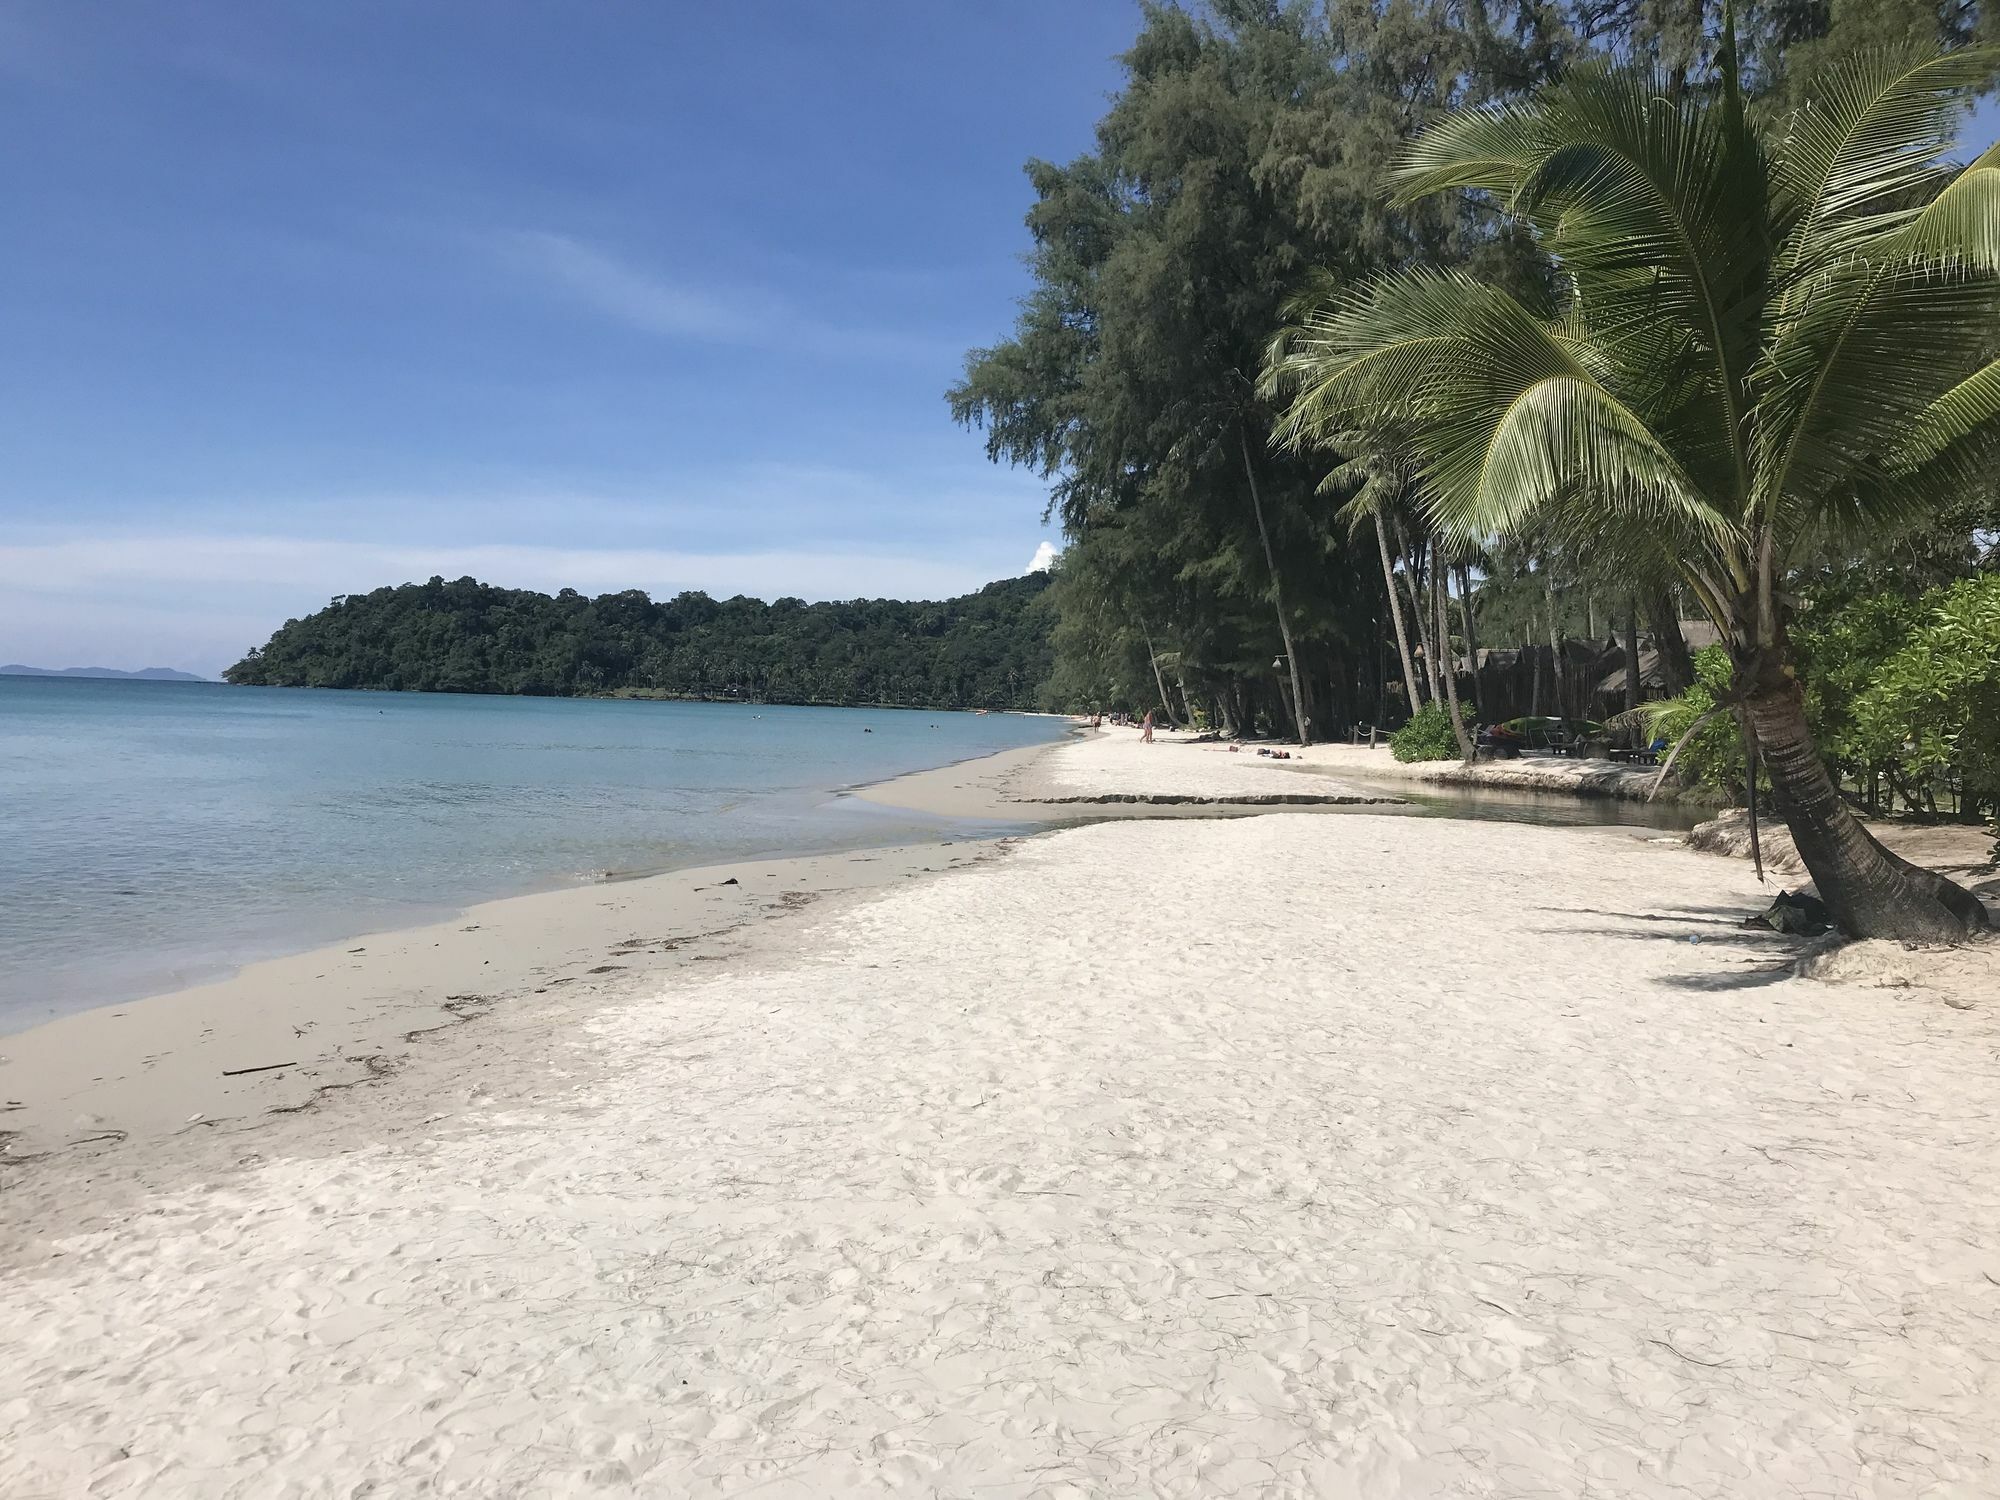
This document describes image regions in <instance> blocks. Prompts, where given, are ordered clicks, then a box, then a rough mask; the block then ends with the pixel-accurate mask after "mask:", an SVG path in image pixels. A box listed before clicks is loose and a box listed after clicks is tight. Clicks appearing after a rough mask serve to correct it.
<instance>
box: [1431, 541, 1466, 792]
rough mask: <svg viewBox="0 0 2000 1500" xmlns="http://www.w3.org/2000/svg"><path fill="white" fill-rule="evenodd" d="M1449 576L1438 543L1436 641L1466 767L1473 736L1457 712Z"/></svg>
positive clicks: (1434, 566)
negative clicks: (1442, 655) (1467, 731)
mask: <svg viewBox="0 0 2000 1500" xmlns="http://www.w3.org/2000/svg"><path fill="white" fill-rule="evenodd" d="M1450 579H1451V574H1450V573H1449V572H1447V571H1446V569H1445V565H1444V555H1443V554H1442V553H1441V552H1440V551H1439V550H1438V546H1437V543H1435V542H1433V543H1432V544H1431V592H1432V596H1433V597H1434V598H1435V599H1436V600H1437V628H1438V639H1439V640H1440V641H1441V642H1442V643H1443V647H1444V694H1445V702H1446V704H1447V705H1449V708H1450V712H1451V734H1452V738H1453V739H1455V740H1457V741H1458V753H1459V756H1460V758H1461V759H1463V760H1464V762H1465V763H1466V764H1467V765H1468V766H1469V765H1471V764H1472V761H1473V747H1472V736H1471V735H1469V734H1467V733H1466V732H1465V719H1464V716H1463V715H1461V714H1460V713H1459V711H1458V663H1457V661H1455V660H1454V659H1453V657H1452V654H1451V583H1450Z"/></svg>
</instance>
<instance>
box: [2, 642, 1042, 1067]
mask: <svg viewBox="0 0 2000 1500" xmlns="http://www.w3.org/2000/svg"><path fill="white" fill-rule="evenodd" d="M1062 730H1063V725H1062V722H1061V721H1060V720H1055V719H1046V718H1034V717H1027V716H1016V715H1000V714H996V715H989V716H984V717H982V716H977V715H973V714H954V713H929V712H922V711H918V712H911V711H897V710H874V709H832V708H771V707H748V706H741V705H735V704H703V703H642V702H610V701H592V700H583V699H539V698H486V697H467V696H458V695H447V694H420V693H344V692H314V691H309V690H306V689H291V688H231V687H225V686H223V685H221V684H207V683H201V684H191V683H154V682H116V681H97V680H89V679H46V678H23V677H0V1031H8V1030H19V1029H20V1028H22V1027H25V1026H31V1025H34V1024H35V1023H37V1022H39V1021H42V1020H46V1019H48V1018H49V1017H51V1016H54V1015H60V1014H63V1013H65V1012H68V1011H74V1010H78V1009H82V1008H84V1007H86V1006H90V1005H95V1004H101V1003H104V1002H106V1001H109V1000H117V999H126V998H131V997H133V996H136V995H140V994H147V993H154V992H158V991H161V990H166V989H171V988H175V987H178V986H180V985H184V984H189V983H195V982H198V981H200V980H203V979H207V978H212V977H215V976H217V975H219V974H221V973H224V972H227V970H228V969H230V968H231V967H233V966H235V965H237V964H240V963H242V962H244V961H246V960H249V959H252V958H258V957H266V956H269V955H272V954H275V953H281V952H294V951H298V950H301V949H304V948H308V947H313V946H317V945H318V944H321V943H326V942H332V941H335V940H337V939H340V938H344V937H348V936H352V935H354V934H357V933H362V932H368V931H378V930H381V929H383V928H387V927H395V926H404V925H409V924H411V923H413V922H417V921H422V920H426V919H429V918H434V917H437V916H440V915H443V914H445V913H447V912H449V911H451V910H453V909H454V908H457V907H459V906H463V905H465V904H466V903H468V902H472V901H478V900H483V899H486V898H489V897H494V896H503V895H509V894H513V893H516V892H521V891H527V890H534V889H540V888H546V887H551V886H557V885H564V884H573V883H577V882H581V881H586V880H593V879H601V878H603V876H604V875H605V874H606V873H607V872H617V873H634V872H640V871H651V870H660V869H669V868H674V867H685V866H688V865H697V864H706V863H709V862H711V861H714V860H717V859H728V858H737V857H742V856H747V855H752V854H760V853H811V852H816V851H822V850H831V849H839V848H852V847H859V846H862V845H868V844H885V843H893V842H897V841H899V840H905V839H919V838H926V837H935V836H937V835H938V834H939V833H940V831H944V836H946V837H950V836H951V835H952V833H953V832H957V833H972V832H979V831H985V830H981V829H977V828H973V827H970V826H968V825H963V824H957V825H954V824H949V823H944V822H941V821H940V820H937V819H931V818H926V817H923V816H921V815H918V814H914V813H902V812H898V811H895V810H893V809H887V808H882V807H878V806H876V805H874V804H872V803H868V802H865V801H861V800H859V799H855V798H852V797H843V796H840V795H838V791H839V789H840V788H843V787H851V786H854V785H857V784H863V783H867V782H871V781H879V780H882V779H884V778H886V777H890V776H896V775H900V774H902V773H904V772H907V771H913V770H920V769H923V768H925V767H929V766H938V765H944V764H946V763H948V762H951V761H957V760H964V759H967V758H970V757H972V756H976V755H986V754H990V753H992V752H994V751H997V750H1006V749H1012V748H1016V747H1019V746H1024V745H1031V744H1037V743H1041V742H1044V741H1047V740H1051V739H1054V738H1056V737H1057V736H1058V735H1060V734H1061V733H1062ZM864 731H867V732H864Z"/></svg>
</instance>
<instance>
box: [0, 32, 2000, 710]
mask: <svg viewBox="0 0 2000 1500" xmlns="http://www.w3.org/2000/svg"><path fill="white" fill-rule="evenodd" d="M1137 24H1138V13H1137V9H1136V6H1135V5H1134V4H1132V3H1130V0H1006V3H991V0H986V3H972V0H866V3H859V0H850V3H834V0H767V3H751V0H742V3H721V4H715V3H700V4H697V3H691V0H589V3H582V4H551V3H548V0H478V3H476V4H475V3H465V0H340V3H338V4H332V3H307V0H274V3H268V4H265V3H257V4H252V3H246V0H229V3H204V0H175V3H173V4H171V5H158V4H151V3H141V0H88V3H79V0H0V139H4V140H6V141H7V142H8V148H7V150H6V151H4V152H0V202H5V203H6V205H7V214H6V219H5V226H6V227H5V233H4V237H0V272H4V277H5V282H4V294H3V295H4V297H5V307H6V317H5V321H4V324H0V329H4V336H0V661H9V660H19V661H26V662H30V663H33V664H38V665H49V666H68V665H86V664H88V665H100V664H101V665H108V666H126V667H136V666H152V665H165V666H177V667H182V668H185V669H190V670H195V671H201V672H204V673H213V672H216V671H218V670H219V669H220V668H221V667H222V666H224V665H226V664H227V663H228V662H230V661H232V660H234V659H235V658H236V657H237V656H238V655H240V654H241V652H242V651H243V650H244V648H246V647H248V646H250V645H252V644H255V643H257V642H260V641H261V640H263V639H264V637H265V636H266V635H268V634H269V632H270V631H271V630H272V628H274V627H275V626H276V625H277V624H279V623H280V622H281V621H282V620H283V619H285V618H286V617H287V616H289V615H294V614H303V613H305V612H307V611H309V610H311V609H314V608H317V607H318V606H320V605H321V604H323V603H325V601H326V599H327V598H328V597H329V596H331V595H333V594H336V593H345V592H348V591H351V590H359V589H366V588H371V587H374V586H377V585H379V584H383V583H396V582H402V581H404V580H406V579H411V578H424V577H427V576H429V575H430V574H432V573H442V574H445V575H446V576H448V577H455V576H458V575H459V574H463V573H473V574H475V575H477V576H479V577H481V578H485V579H489V580H491V581H493V582H497V583H505V584H510V585H517V586H525V587H534V588H543V589H554V588H558V587H561V586H563V585H570V586H574V587H576V588H579V589H582V590H584V591H586V592H601V591H604V590H609V589H618V588H628V587H639V588H645V589H647V590H649V591H651V592H652V593H654V594H655V595H656V596H663V595H667V594H671V593H674V592H677V591H678V590H680V589H683V588H704V589H707V590H709V591H710V592H712V593H715V594H718V595H726V594H730V593H736V592H746V593H753V594H759V595H762V596H765V597H774V596H776V595H779V594H785V593H793V594H800V595H804V596H806V597H809V598H826V597H852V596H856V595H876V594H883V595H901V596H930V597H936V596H938V595H942V594H949V593H956V592H960V591H963V590H966V589H970V588H973V587H976V586H978V585H979V584H981V583H984V582H986V581H988V580H990V579H993V578H996V577H1002V576H1005V575H1008V574H1012V573H1017V572H1019V571H1021V570H1022V568H1023V567H1024V566H1025V565H1026V563H1027V562H1028V560H1029V558H1030V557H1031V556H1032V555H1033V554H1034V553H1035V551H1036V548H1037V546H1038V545H1039V544H1040V543H1041V542H1042V541H1044V540H1045V538H1046V535H1047V534H1046V533H1045V531H1044V529H1043V527H1042V526H1041V524H1040V515H1041V505H1042V492H1041V488H1040V486H1039V485H1038V483H1037V482H1036V481H1035V480H1034V479H1033V478H1031V477H1030V476H1027V475H1024V474H1020V473H1017V472H1013V471H1009V470H1004V469H998V468H995V467H993V466H991V465H989V464H988V463H987V462H986V460H985V458H984V455H983V453H982V451H981V448H980V444H979V441H978V439H977V438H976V437H975V436H974V435H971V434H968V433H965V432H963V431H961V430H960V429H958V428H956V427H954V426H953V425H952V423H951V421H950V419H949V416H948V414H947V413H946V410H945V407H944V403H943V400H942V392H943V390H944V388H945V386H946V385H947V384H949V383H950V381H951V380H952V379H953V378H954V377H955V376H956V374H957V373H958V371H959V368H960V365H961V360H962V357H963V354H964V351H965V350H966V349H967V348H968V347H970V346H973V345H977V344H982V343H987V342H991V341H992V340H994V339H995V338H997V337H999V336H1001V335H1003V334H1004V333H1005V331H1006V330H1007V328H1008V327H1009V326H1010V324H1011V321H1012V316H1013V303H1014V299H1015V298H1016V297H1018V296H1019V295H1020V293H1021V292H1022V291H1023V290H1024V289H1025V286H1026V274H1025V271H1024V269H1023V267H1022V265H1021V263H1020V258H1019V257H1020V254H1021V252H1022V250H1023V249H1024V248H1025V247H1026V233H1025V231H1024V230H1023V228H1022V226H1021V217H1022V214H1023V212H1024V211H1025V210H1026V208H1027V205H1028V190H1027V184H1026V182H1025V180H1024V179H1023V177H1022V175H1021V171H1020V169H1021V166H1022V163H1023V162H1024V161H1025V160H1026V159H1027V158H1029V157H1030V156H1046V157H1051V158H1055V159H1058V160H1062V159H1067V158H1069V157H1071V156H1073V155H1075V154H1076V153H1078V152H1079V151H1082V150H1084V149H1086V148H1087V147H1088V146H1089V144H1090V139H1091V127H1092V125H1093V123H1094V122H1095V120H1096V118H1097V117H1098V115H1099V114H1100V113H1101V112H1102V110H1103V108H1104V104H1105V100H1106V96H1107V95H1108V93H1109V92H1110V91H1111V90H1112V89H1113V88H1115V87H1116V84H1117V68H1116V65H1115V62H1114V57H1115V55H1116V54H1117V53H1118V52H1119V51H1120V50H1121V49H1122V48H1123V47H1124V46H1125V45H1126V44H1127V43H1128V42H1129V40H1130V38H1131V36H1132V34H1133V32H1134V31H1135V30H1136V28H1137ZM1993 123H1994V117H1993V114H1992V112H1991V111H1990V110H1989V111H1987V112H1986V114H1985V115H1984V117H1983V118H1982V121H1981V130H1980V133H1981V134H1982V136H1983V138H1984V139H1991V137H1992V135H1993Z"/></svg>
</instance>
